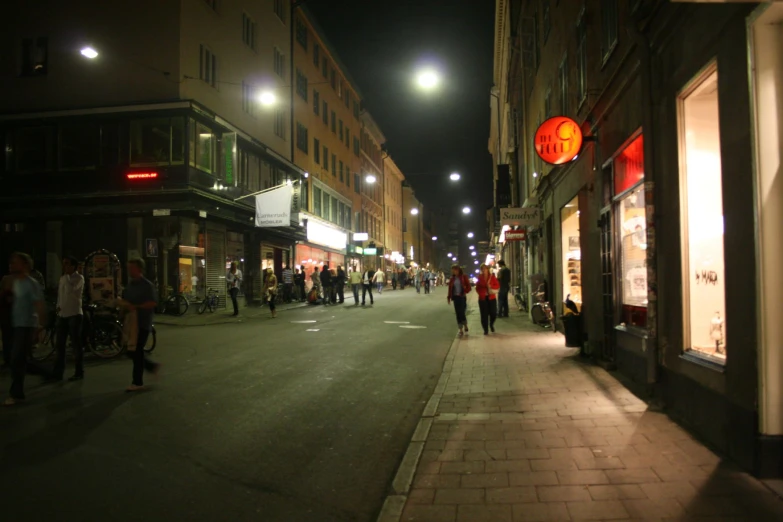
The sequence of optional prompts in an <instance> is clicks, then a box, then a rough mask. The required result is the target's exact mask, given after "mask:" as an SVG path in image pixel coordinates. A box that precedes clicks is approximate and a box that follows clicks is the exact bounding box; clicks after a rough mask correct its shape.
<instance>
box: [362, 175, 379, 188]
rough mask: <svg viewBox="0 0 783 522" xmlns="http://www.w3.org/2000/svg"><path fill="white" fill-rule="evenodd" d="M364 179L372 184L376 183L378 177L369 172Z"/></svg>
mask: <svg viewBox="0 0 783 522" xmlns="http://www.w3.org/2000/svg"><path fill="white" fill-rule="evenodd" d="M364 181H366V182H367V183H369V184H370V185H372V184H373V183H375V182H376V181H377V178H376V177H375V176H373V175H372V174H367V176H366V177H365V178H364Z"/></svg>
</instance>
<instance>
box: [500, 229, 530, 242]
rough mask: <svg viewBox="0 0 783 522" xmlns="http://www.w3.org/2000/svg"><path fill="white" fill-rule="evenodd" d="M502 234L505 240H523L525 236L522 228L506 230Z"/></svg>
mask: <svg viewBox="0 0 783 522" xmlns="http://www.w3.org/2000/svg"><path fill="white" fill-rule="evenodd" d="M504 235H505V239H506V241H524V240H525V237H526V234H525V231H524V230H506V231H505V232H504Z"/></svg>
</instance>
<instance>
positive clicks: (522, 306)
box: [514, 286, 528, 312]
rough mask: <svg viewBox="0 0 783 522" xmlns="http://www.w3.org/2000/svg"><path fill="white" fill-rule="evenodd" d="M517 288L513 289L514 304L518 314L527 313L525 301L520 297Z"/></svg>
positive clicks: (520, 294)
mask: <svg viewBox="0 0 783 522" xmlns="http://www.w3.org/2000/svg"><path fill="white" fill-rule="evenodd" d="M519 288H520V287H518V286H515V287H514V302H515V303H516V305H517V309H518V310H519V311H520V312H527V311H528V309H527V300H526V299H525V297H524V296H523V295H522V292H521V291H520V289H519Z"/></svg>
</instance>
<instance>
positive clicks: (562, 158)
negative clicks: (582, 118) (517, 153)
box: [535, 116, 584, 165]
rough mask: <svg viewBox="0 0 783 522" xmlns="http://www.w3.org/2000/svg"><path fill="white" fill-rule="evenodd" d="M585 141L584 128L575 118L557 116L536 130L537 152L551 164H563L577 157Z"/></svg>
mask: <svg viewBox="0 0 783 522" xmlns="http://www.w3.org/2000/svg"><path fill="white" fill-rule="evenodd" d="M583 141H584V137H583V136H582V129H580V128H579V125H578V124H577V123H576V122H575V121H574V120H572V119H571V118H566V117H565V116H555V117H553V118H549V119H548V120H546V121H545V122H544V123H542V124H541V125H539V127H538V129H537V130H536V136H535V148H536V154H538V157H539V158H541V159H542V160H544V161H545V162H547V163H549V164H550V165H563V164H565V163H568V162H569V161H573V160H574V159H576V157H577V156H578V155H579V151H581V150H582V142H583Z"/></svg>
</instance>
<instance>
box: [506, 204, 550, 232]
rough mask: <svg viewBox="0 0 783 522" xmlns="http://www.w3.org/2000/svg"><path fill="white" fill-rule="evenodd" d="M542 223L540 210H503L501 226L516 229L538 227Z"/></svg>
mask: <svg viewBox="0 0 783 522" xmlns="http://www.w3.org/2000/svg"><path fill="white" fill-rule="evenodd" d="M540 223H541V209H540V208H528V207H517V208H501V209H500V224H501V225H509V226H516V227H537V226H538V225H539V224H540Z"/></svg>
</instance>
